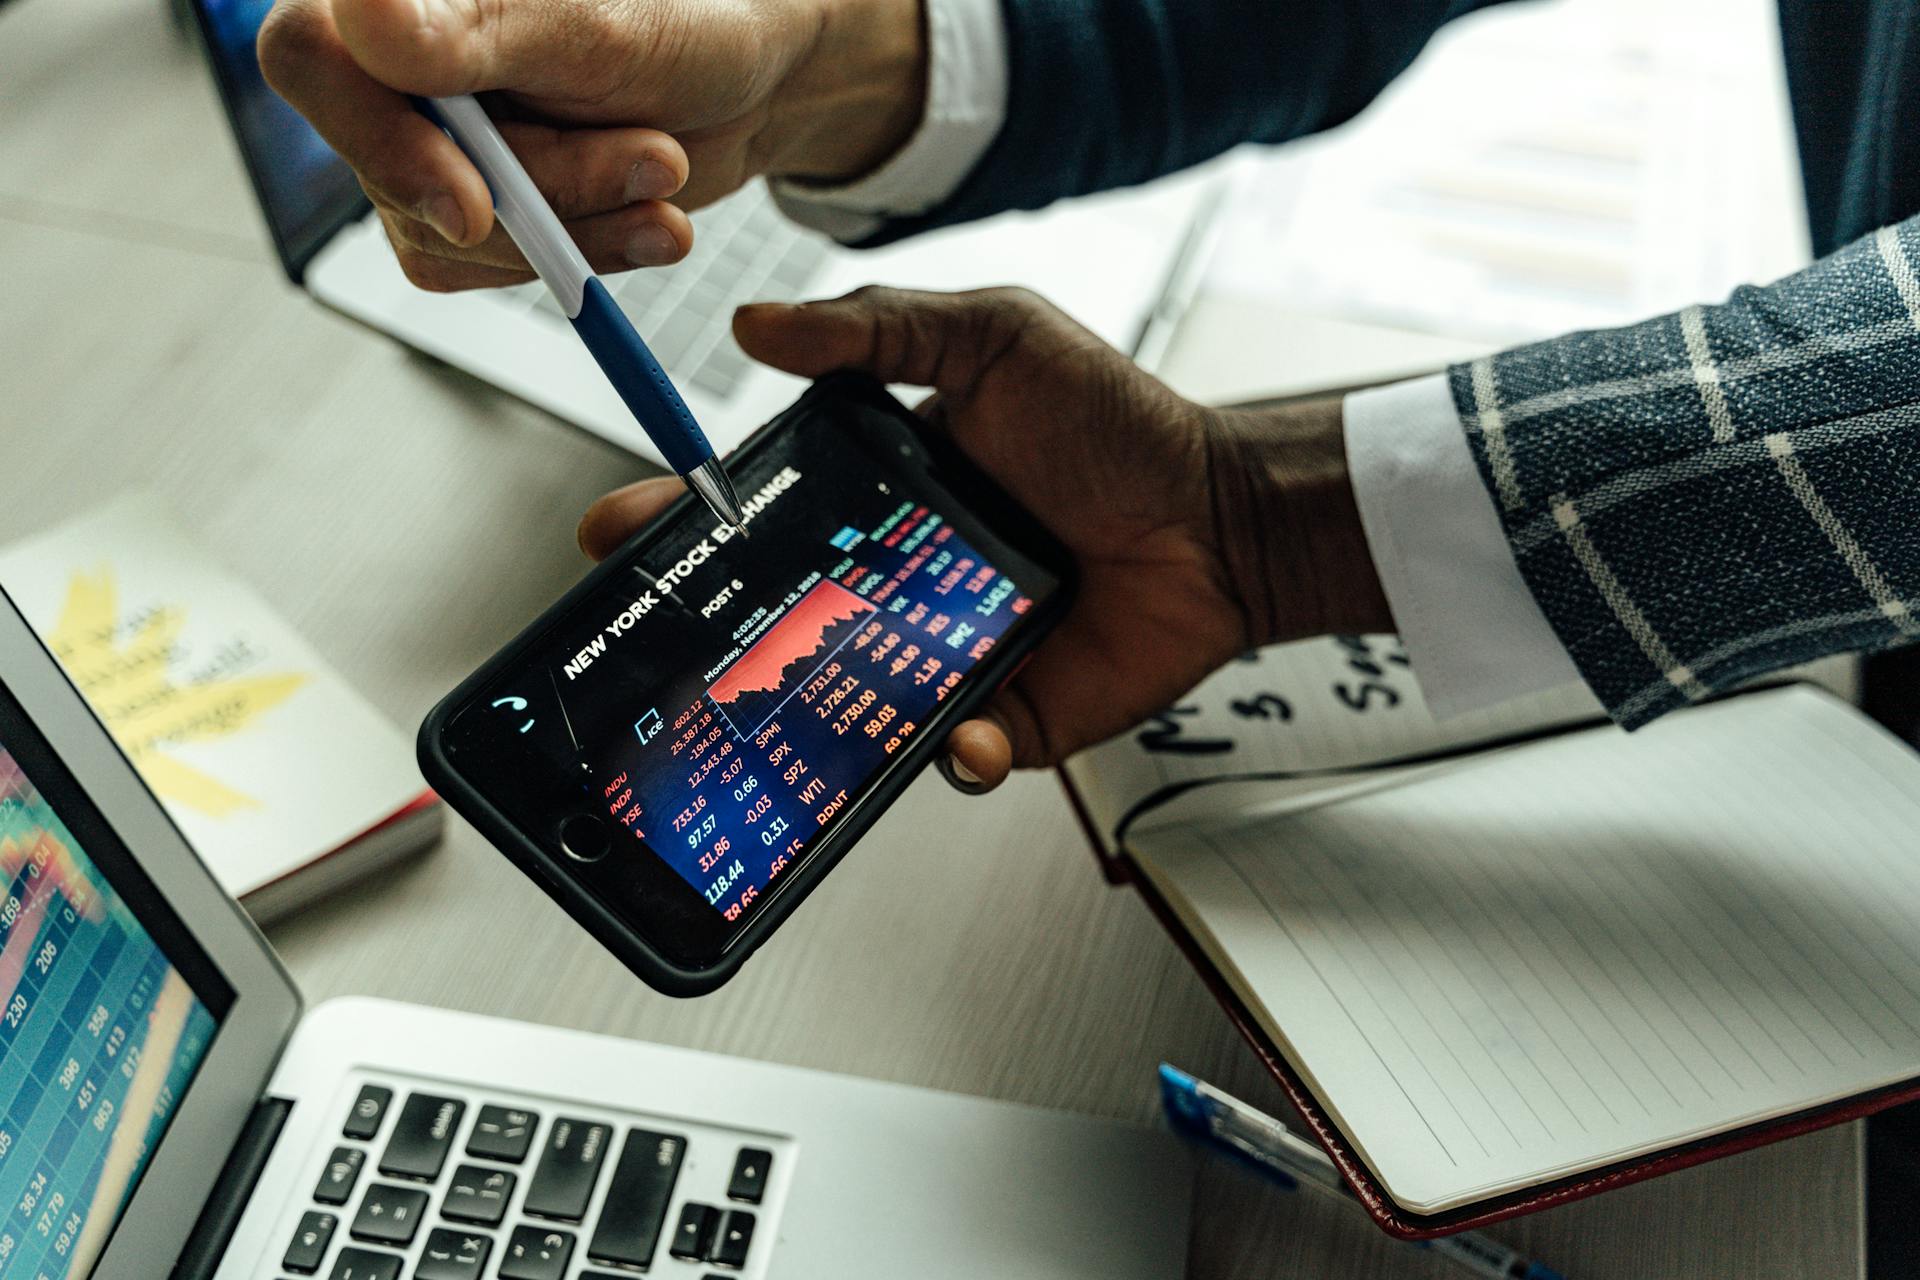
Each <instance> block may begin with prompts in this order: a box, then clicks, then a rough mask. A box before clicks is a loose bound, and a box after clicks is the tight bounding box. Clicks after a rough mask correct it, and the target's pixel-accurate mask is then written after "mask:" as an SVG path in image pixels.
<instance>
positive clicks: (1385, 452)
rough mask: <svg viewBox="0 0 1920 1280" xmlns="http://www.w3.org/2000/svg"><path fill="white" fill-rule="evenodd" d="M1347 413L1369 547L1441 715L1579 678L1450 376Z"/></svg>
mask: <svg viewBox="0 0 1920 1280" xmlns="http://www.w3.org/2000/svg"><path fill="white" fill-rule="evenodd" d="M1344 412H1345V416H1346V437H1347V467H1348V470H1349V472H1350V473H1351V475H1352V478H1353V490H1354V496H1355V498H1356V499H1357V500H1358V503H1359V506H1360V522H1361V524H1362V525H1363V526H1365V528H1366V533H1367V546H1368V549H1369V550H1370V551H1372V553H1373V563H1374V567H1375V568H1376V569H1377V570H1378V571H1379V574H1380V583H1381V586H1382V587H1383V588H1384V590H1385V592H1386V597H1387V604H1388V606H1389V607H1390V608H1392V610H1393V616H1394V619H1395V621H1396V622H1397V623H1398V624H1399V628H1400V638H1401V640H1402V642H1403V643H1404V644H1405V645H1406V647H1407V657H1408V658H1409V659H1410V660H1411V661H1412V663H1413V671H1414V674H1415V675H1416V676H1417V677H1418V678H1419V681H1420V689H1421V692H1422V693H1424V694H1425V695H1426V700H1427V705H1428V707H1429V708H1430V709H1431V710H1432V712H1433V714H1434V715H1435V716H1436V717H1439V718H1441V719H1445V718H1447V717H1449V716H1457V715H1463V714H1465V713H1466V712H1469V711H1478V710H1480V709H1482V708H1484V707H1490V706H1493V705H1494V704H1495V703H1500V702H1505V701H1507V700H1508V699H1510V698H1517V697H1521V696H1523V695H1526V694H1530V693H1540V692H1543V691H1545V690H1548V689H1554V688H1559V687H1560V686H1562V685H1567V684H1572V683H1576V682H1578V681H1579V680H1580V672H1579V669H1578V668H1576V667H1575V666H1574V665H1573V659H1572V658H1570V657H1568V656H1567V651H1566V647H1565V646H1564V645H1562V644H1561V643H1560V640H1559V637H1557V636H1555V635H1554V633H1553V628H1552V627H1550V626H1549V625H1548V624H1547V619H1546V616H1545V615H1544V614H1542V613H1541V612H1540V606H1539V605H1538V604H1537V603H1535V601H1534V598H1533V593H1532V592H1531V591H1529V590H1528V589H1527V584H1526V581H1525V580H1524V579H1523V578H1521V576H1520V569H1519V567H1518V566H1517V565H1516V564H1515V563H1514V560H1513V552H1512V550H1511V548H1510V547H1509V546H1508V544H1507V538H1506V534H1505V532H1504V531H1503V530H1502V529H1501V527H1500V517H1499V513H1498V512H1497V511H1495V509H1494V505H1493V499H1492V498H1491V497H1490V496H1488V494H1487V490H1486V486H1485V485H1484V484H1483V483H1482V482H1481V479H1480V471H1479V468H1477V467H1476V466H1475V465H1474V461H1473V451H1472V450H1471V449H1470V448H1469V447H1468V444H1467V438H1466V433H1465V432H1464V431H1463V430H1462V429H1461V426H1460V417H1459V414H1458V413H1457V412H1456V411H1455V409H1454V405H1453V394H1452V392H1451V391H1450V390H1449V388H1448V386H1447V380H1446V378H1445V377H1444V376H1443V375H1439V374H1436V375H1434V376H1432V377H1427V378H1418V379H1415V380H1414V381H1412V382H1403V383H1400V384H1398V385H1396V386H1391V387H1382V388H1379V389H1377V390H1371V391H1357V392H1355V393H1353V394H1352V395H1349V396H1348V397H1347V399H1346V406H1345V410H1344Z"/></svg>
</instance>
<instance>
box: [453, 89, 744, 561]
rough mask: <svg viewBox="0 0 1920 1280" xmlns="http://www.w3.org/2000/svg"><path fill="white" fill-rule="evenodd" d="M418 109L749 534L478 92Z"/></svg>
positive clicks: (630, 331) (706, 450) (641, 405)
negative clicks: (463, 158)
mask: <svg viewBox="0 0 1920 1280" xmlns="http://www.w3.org/2000/svg"><path fill="white" fill-rule="evenodd" d="M419 105H420V108H421V110H422V111H424V112H426V113H427V115H428V116H429V117H430V118H431V119H432V120H434V121H435V123H437V124H439V125H440V127H441V128H443V129H445V130H446V131H447V133H448V134H450V135H451V136H452V138H453V140H454V141H455V142H457V143H458V144H459V145H460V149H461V150H462V151H464V152H466V154H467V158H468V159H470V160H472V161H473V164H474V167H475V168H476V169H478V170H479V171H480V174H481V176H482V177H484V178H485V179H486V180H487V186H488V188H489V189H490V190H491V191H492V193H493V206H494V213H495V215H496V216H497V217H498V218H499V219H500V225H501V226H503V227H505V228H506V231H507V234H508V235H509V236H511V237H513V242H514V244H515V245H517V246H519V249H520V252H522V253H524V254H525V255H526V257H527V261H528V262H529V263H530V264H532V266H533V269H534V271H535V272H537V273H538V274H539V276H540V279H541V280H543V281H544V282H545V283H546V286H547V288H549V289H551V290H552V291H553V297H554V301H556V302H558V303H559V304H560V310H561V311H562V312H563V313H565V315H566V317H567V319H568V320H570V321H572V323H573V328H574V332H576V333H578V334H579V335H580V340H581V341H582V342H584V343H586V345H587V350H588V351H590V352H592V353H593V358H594V360H595V362H596V363H598V364H599V366H600V368H601V369H602V370H603V371H604V372H605V373H606V375H607V380H608V381H609V382H611V383H612V384H613V389H614V390H615V391H617V392H619V394H620V399H621V400H622V401H624V402H625V403H626V406H627V408H628V409H629V410H631V411H632V413H633V416H634V418H635V419H636V420H638V422H639V423H640V426H641V429H642V430H644V431H645V432H646V433H647V438H648V439H650V440H652V441H653V443H654V445H655V447H656V448H658V449H659V450H660V455H661V457H662V458H664V459H665V460H666V463H667V465H668V466H670V467H672V468H673V469H674V471H675V472H676V473H678V474H679V476H680V478H681V479H683V480H685V481H686V482H687V487H688V488H690V489H692V490H693V491H694V492H695V493H697V494H699V495H700V497H701V499H702V500H703V501H705V502H706V504H707V506H708V507H709V508H710V509H711V510H712V511H713V514H714V515H715V516H717V517H718V518H719V519H720V520H722V521H723V522H725V523H726V524H729V525H731V526H732V527H734V528H735V529H738V530H740V531H741V532H743V533H744V532H745V531H746V518H745V516H744V514H743V513H742V511H741V509H740V498H739V495H738V494H736V493H735V492H734V489H733V482H732V481H731V480H729V479H728V478H727V473H726V469H725V468H724V467H722V466H721V465H720V460H719V459H718V458H717V457H715V456H714V452H713V446H712V445H711V444H710V443H708V441H707V437H706V433H705V432H703V431H702V430H701V429H700V424H699V423H698V422H695V421H694V417H693V412H692V410H690V409H688V408H687V402H686V401H685V400H682V399H681V398H680V393H679V391H677V390H676V389H675V388H674V385H673V382H672V380H671V379H670V378H668V377H667V372H666V370H665V369H662V368H661V367H660V362H659V361H657V360H655V359H654V357H653V353H652V352H651V351H649V350H647V344H646V343H645V342H644V341H642V340H641V338H640V335H639V334H638V333H636V332H635V331H634V328H633V324H632V322H631V321H629V320H628V319H627V317H626V315H625V313H624V312H622V311H621V310H620V308H619V307H618V306H616V305H615V304H614V301H613V297H612V295H610V294H609V293H608V292H607V287H606V285H604V284H602V283H601V282H600V279H599V278H598V277H597V276H595V275H594V274H593V268H591V267H590V266H588V265H587V260H586V259H585V258H584V257H582V256H581V254H580V250H579V248H578V247H577V246H576V245H575V244H574V243H573V238H572V237H571V236H569V235H568V234H567V229H566V228H565V227H563V226H562V225H561V224H560V219H559V218H558V217H557V216H555V214H554V212H553V209H552V208H551V207H550V206H549V205H548V204H547V202H546V199H545V198H544V197H543V196H541V194H540V191H539V189H538V188H537V187H535V186H534V184H533V180H532V179H531V178H529V177H528V176H527V171H526V170H525V169H524V168H522V167H521V164H520V161H519V159H518V158H517V157H516V156H515V155H514V154H513V149H512V148H511V147H509V146H507V142H506V139H505V138H503V137H501V136H500V130H499V129H497V128H496V127H495V126H494V123H493V120H492V119H491V117H489V116H488V115H487V111H486V108H485V107H483V106H481V105H480V102H479V100H478V99H476V98H472V97H469V96H465V95H462V96H460V97H452V98H434V99H432V100H430V101H429V100H426V99H421V100H419Z"/></svg>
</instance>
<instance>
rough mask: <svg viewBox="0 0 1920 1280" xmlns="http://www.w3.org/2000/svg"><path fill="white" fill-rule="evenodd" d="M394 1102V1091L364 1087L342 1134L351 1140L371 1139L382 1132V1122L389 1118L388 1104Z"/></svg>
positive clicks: (376, 1086)
mask: <svg viewBox="0 0 1920 1280" xmlns="http://www.w3.org/2000/svg"><path fill="white" fill-rule="evenodd" d="M392 1101H393V1090H391V1089H386V1088H382V1087H381V1086H380V1085H377V1084H369V1085H362V1086H361V1088H360V1096H359V1097H357V1098H355V1099H354V1100H353V1110H352V1111H349V1112H348V1113H347V1122H346V1123H345V1124H344V1125H342V1126H340V1132H341V1133H342V1134H344V1135H345V1136H347V1137H349V1138H360V1139H363V1140H364V1139H367V1138H371V1137H372V1136H373V1135H374V1134H376V1133H379V1132H380V1122H381V1121H382V1120H384V1119H386V1118H387V1104H388V1103H390V1102H392Z"/></svg>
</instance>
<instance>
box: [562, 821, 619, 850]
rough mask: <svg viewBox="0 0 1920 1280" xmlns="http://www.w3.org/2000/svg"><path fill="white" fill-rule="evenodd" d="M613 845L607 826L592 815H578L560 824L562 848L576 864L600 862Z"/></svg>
mask: <svg viewBox="0 0 1920 1280" xmlns="http://www.w3.org/2000/svg"><path fill="white" fill-rule="evenodd" d="M611 844H612V841H611V840H610V839H609V838H608V836H607V824H606V823H604V822H602V821H600V819H598V818H596V817H594V816H593V815H592V814H590V813H576V814H574V815H573V816H572V817H571V818H568V819H566V820H565V821H564V822H562V823H561V824H560V848H561V849H562V850H563V851H564V852H565V853H566V855H567V856H568V857H569V858H572V859H573V860H574V861H575V862H598V861H600V859H602V858H604V857H606V856H607V849H608V848H609V847H611Z"/></svg>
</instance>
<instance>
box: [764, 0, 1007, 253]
mask: <svg viewBox="0 0 1920 1280" xmlns="http://www.w3.org/2000/svg"><path fill="white" fill-rule="evenodd" d="M926 20H927V106H926V111H925V113H924V114H923V115H922V117H921V120H920V127H919V128H918V129H916V130H914V133H913V136H912V137H911V138H909V139H907V143H906V145H905V146H904V147H902V148H901V149H900V150H899V151H897V152H895V153H894V156H893V158H892V159H890V160H888V161H887V162H886V163H885V164H883V165H881V166H880V167H879V168H878V169H875V170H874V171H873V172H872V173H870V174H868V175H867V176H866V177H864V178H860V179H858V180H856V181H854V182H849V183H844V184H841V185H837V186H819V185H814V184H812V183H806V182H796V181H793V180H791V179H782V180H777V181H775V182H772V183H769V184H768V185H769V188H770V189H771V190H772V192H773V198H774V201H775V202H776V203H777V204H778V205H779V206H780V209H781V211H782V212H784V213H785V214H786V215H787V216H788V217H789V218H792V219H793V220H794V221H795V222H798V223H799V224H800V225H802V226H805V227H811V228H813V229H814V230H815V231H822V232H825V233H826V234H827V235H830V236H832V237H833V238H834V239H836V240H839V241H842V242H848V241H853V240H862V239H865V238H866V237H867V236H870V235H872V234H873V233H874V232H876V231H878V230H880V228H881V227H882V226H883V225H885V223H886V222H887V221H888V220H889V219H892V218H911V217H915V216H918V215H919V214H923V213H926V212H927V211H928V210H930V209H932V208H933V207H934V206H935V205H938V204H940V203H941V202H942V201H944V200H945V199H946V198H947V197H948V196H950V195H952V194H953V193H954V192H955V191H957V190H959V188H960V184H961V183H962V182H964V181H966V178H967V175H968V174H970V173H972V172H973V169H974V166H975V165H977V164H979V163H980V157H982V156H984V155H985V154H986V153H987V148H988V147H990V146H992V145H993V140H994V139H995V138H996V137H998V136H999V134H1000V126H1001V125H1002V124H1004V123H1005V122H1006V119H1007V27H1006V19H1005V18H1004V17H1002V15H1001V13H1000V0H926Z"/></svg>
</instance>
